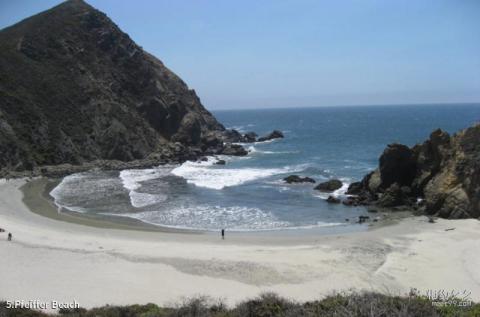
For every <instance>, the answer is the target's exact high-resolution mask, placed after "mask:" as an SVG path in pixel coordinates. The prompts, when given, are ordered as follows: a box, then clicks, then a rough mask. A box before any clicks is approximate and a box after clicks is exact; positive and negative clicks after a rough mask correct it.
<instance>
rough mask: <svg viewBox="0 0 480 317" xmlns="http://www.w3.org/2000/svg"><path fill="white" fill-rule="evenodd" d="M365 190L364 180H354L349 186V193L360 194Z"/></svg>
mask: <svg viewBox="0 0 480 317" xmlns="http://www.w3.org/2000/svg"><path fill="white" fill-rule="evenodd" d="M362 191H363V184H362V182H354V183H351V184H350V185H349V186H348V190H347V192H346V194H347V195H358V194H360V193H361V192H362Z"/></svg>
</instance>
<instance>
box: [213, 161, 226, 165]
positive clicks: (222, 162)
mask: <svg viewBox="0 0 480 317" xmlns="http://www.w3.org/2000/svg"><path fill="white" fill-rule="evenodd" d="M215 164H217V165H225V164H226V162H225V160H218V161H216V162H215Z"/></svg>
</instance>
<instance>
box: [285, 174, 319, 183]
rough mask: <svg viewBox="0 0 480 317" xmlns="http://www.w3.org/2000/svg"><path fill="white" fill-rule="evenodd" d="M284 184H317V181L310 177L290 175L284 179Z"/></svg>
mask: <svg viewBox="0 0 480 317" xmlns="http://www.w3.org/2000/svg"><path fill="white" fill-rule="evenodd" d="M283 181H284V182H286V183H287V184H294V183H315V180H314V179H313V178H310V177H301V176H298V175H290V176H287V177H285V178H284V179H283Z"/></svg>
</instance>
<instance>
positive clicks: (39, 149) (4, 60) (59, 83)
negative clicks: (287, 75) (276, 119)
mask: <svg viewBox="0 0 480 317" xmlns="http://www.w3.org/2000/svg"><path fill="white" fill-rule="evenodd" d="M249 137H250V136H249ZM226 139H228V133H227V132H226V131H225V128H224V127H223V126H222V125H221V124H220V123H219V122H217V120H216V119H215V118H214V117H213V116H212V115H211V114H210V112H208V111H207V110H206V109H205V108H204V107H203V105H202V104H201V102H200V99H199V98H198V97H197V95H196V94H195V91H194V90H191V89H189V88H188V87H187V85H186V84H185V83H184V82H183V81H182V80H181V79H180V78H179V77H178V76H177V75H175V74H174V73H173V72H172V71H170V70H169V69H168V68H167V67H166V66H165V65H164V64H163V63H162V62H161V61H160V60H158V59H157V58H155V57H154V56H152V55H150V54H149V53H147V52H145V51H144V50H143V49H142V48H141V47H140V46H138V45H137V44H136V43H135V42H133V41H132V40H131V39H130V37H129V36H128V35H127V34H125V33H123V32H122V31H121V30H120V29H119V28H118V27H117V26H116V25H115V24H114V23H113V22H112V21H111V20H110V19H109V18H108V17H107V16H106V15H105V14H103V13H102V12H99V11H98V10H96V9H94V8H92V7H91V6H89V5H88V4H86V3H85V2H83V1H82V0H69V1H66V2H64V3H62V4H60V5H58V6H56V7H54V8H52V9H50V10H47V11H45V12H42V13H40V14H37V15H35V16H32V17H30V18H28V19H25V20H23V21H21V22H19V23H17V24H15V25H13V26H10V27H8V28H5V29H3V30H1V31H0V153H1V155H0V170H1V169H2V168H3V169H4V170H19V171H21V170H25V169H27V170H30V169H33V168H34V167H37V166H44V165H56V164H64V163H69V164H73V165H81V164H86V163H88V162H93V161H95V160H118V161H124V162H129V161H134V160H146V159H152V157H154V158H155V159H152V162H157V163H158V162H159V161H162V160H166V161H169V160H178V161H182V160H184V159H188V158H192V157H194V156H195V155H200V154H202V153H203V152H206V153H207V154H208V153H221V152H228V151H230V150H224V149H223V142H226ZM175 144H177V145H175ZM178 144H180V145H178ZM178 146H181V147H182V148H181V151H176V149H175V147H178ZM177 150H178V148H177ZM180 152H181V153H180ZM240 152H241V151H240V150H239V149H237V153H240ZM179 153H180V154H179Z"/></svg>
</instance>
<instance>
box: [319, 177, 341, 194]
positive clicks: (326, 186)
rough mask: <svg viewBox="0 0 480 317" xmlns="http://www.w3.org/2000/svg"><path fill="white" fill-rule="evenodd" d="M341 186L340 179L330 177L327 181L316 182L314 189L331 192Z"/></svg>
mask: <svg viewBox="0 0 480 317" xmlns="http://www.w3.org/2000/svg"><path fill="white" fill-rule="evenodd" d="M341 187H342V181H339V180H338V179H331V180H329V181H326V182H323V183H320V184H318V185H317V186H316V187H315V189H316V190H319V191H321V192H333V191H335V190H337V189H339V188H341Z"/></svg>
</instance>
